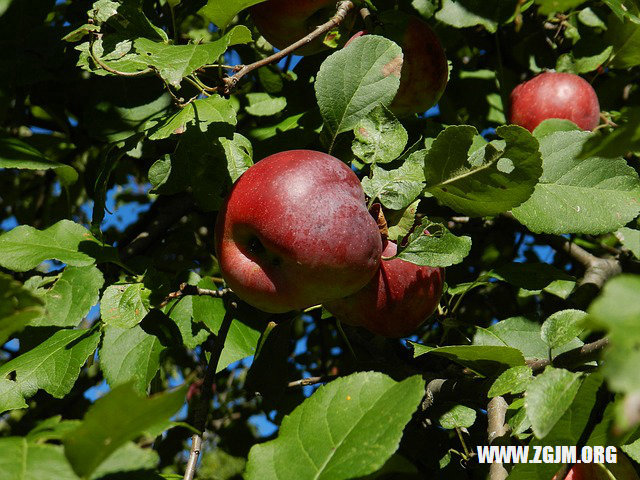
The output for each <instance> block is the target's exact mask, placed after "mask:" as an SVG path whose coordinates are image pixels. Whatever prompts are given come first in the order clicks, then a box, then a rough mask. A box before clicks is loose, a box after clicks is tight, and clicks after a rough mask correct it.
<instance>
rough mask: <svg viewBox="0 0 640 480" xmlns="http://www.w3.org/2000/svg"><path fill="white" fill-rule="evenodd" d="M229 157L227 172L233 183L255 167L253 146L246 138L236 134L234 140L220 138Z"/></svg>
mask: <svg viewBox="0 0 640 480" xmlns="http://www.w3.org/2000/svg"><path fill="white" fill-rule="evenodd" d="M220 143H221V144H222V148H224V153H225V155H226V157H227V171H228V172H229V177H230V178H231V181H232V182H235V181H236V180H238V178H240V175H242V174H243V173H244V172H246V171H247V170H248V169H249V167H250V166H251V165H253V158H252V157H253V146H252V145H251V142H250V141H249V139H247V138H246V137H244V136H242V135H240V134H239V133H234V134H233V138H232V139H229V138H224V137H221V138H220Z"/></svg>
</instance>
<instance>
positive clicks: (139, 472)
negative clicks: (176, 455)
mask: <svg viewBox="0 0 640 480" xmlns="http://www.w3.org/2000/svg"><path fill="white" fill-rule="evenodd" d="M158 461H159V456H158V453H157V452H156V451H155V450H153V449H151V448H142V447H139V446H138V445H136V444H135V443H133V442H127V443H125V444H124V445H123V446H122V447H120V448H119V449H118V450H116V452H115V453H113V455H111V456H109V457H108V458H107V459H106V460H105V461H104V462H102V463H101V464H100V466H99V467H98V468H97V469H96V470H95V471H94V472H93V475H91V477H89V478H90V480H99V479H104V480H108V479H111V478H115V479H118V478H122V479H123V480H126V479H128V478H131V480H133V478H134V477H133V476H135V478H136V479H137V478H141V479H142V480H144V479H147V478H149V480H155V479H156V478H158V477H156V476H155V472H154V473H153V474H151V473H150V474H149V476H148V477H147V476H146V475H145V473H147V472H145V470H147V471H148V470H154V469H155V468H156V466H157V465H158ZM124 472H131V475H132V476H131V477H129V476H127V475H126V473H124Z"/></svg>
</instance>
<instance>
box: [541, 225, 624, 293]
mask: <svg viewBox="0 0 640 480" xmlns="http://www.w3.org/2000/svg"><path fill="white" fill-rule="evenodd" d="M543 238H544V239H545V241H546V242H547V243H548V244H549V245H551V246H552V247H553V248H555V249H556V250H559V251H563V252H565V253H566V254H567V255H569V256H570V257H571V258H573V259H574V260H576V261H577V262H578V263H580V264H581V265H582V266H583V267H584V269H585V270H584V276H583V277H582V279H581V280H580V285H585V284H592V285H595V286H596V287H597V288H598V290H599V289H601V288H602V286H603V285H604V284H605V282H606V281H607V280H609V279H610V278H611V277H613V276H615V275H618V274H620V273H622V267H621V266H620V262H619V261H618V260H615V259H609V258H600V257H596V256H595V255H593V254H592V253H590V252H588V251H586V250H585V249H584V248H582V247H580V246H579V245H576V244H575V243H573V242H572V241H571V240H569V239H567V238H564V237H556V236H551V235H545V236H544V237H543Z"/></svg>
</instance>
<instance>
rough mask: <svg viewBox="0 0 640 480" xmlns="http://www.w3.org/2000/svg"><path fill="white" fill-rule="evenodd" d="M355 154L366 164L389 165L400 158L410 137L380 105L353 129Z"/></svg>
mask: <svg viewBox="0 0 640 480" xmlns="http://www.w3.org/2000/svg"><path fill="white" fill-rule="evenodd" d="M353 133H354V134H355V139H354V140H353V144H352V146H351V150H352V151H353V154H354V155H355V156H356V157H358V158H359V159H360V160H362V161H363V162H365V163H388V162H391V161H393V160H395V159H396V158H398V157H399V156H400V155H401V154H402V151H403V150H404V147H405V146H406V145H407V141H408V140H409V136H408V134H407V131H406V130H405V129H404V127H403V126H402V124H401V123H400V122H399V121H398V120H397V119H396V117H395V116H394V115H393V113H391V111H390V110H389V109H388V108H386V107H385V106H384V105H378V106H376V107H375V108H374V109H373V110H371V111H370V112H369V114H368V115H367V116H366V117H364V118H362V119H361V120H360V121H359V122H358V124H357V125H356V126H355V128H354V129H353Z"/></svg>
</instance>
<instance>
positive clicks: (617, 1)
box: [603, 0, 640, 23]
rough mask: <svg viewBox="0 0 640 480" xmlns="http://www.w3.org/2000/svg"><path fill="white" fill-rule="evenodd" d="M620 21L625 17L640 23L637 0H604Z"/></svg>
mask: <svg viewBox="0 0 640 480" xmlns="http://www.w3.org/2000/svg"><path fill="white" fill-rule="evenodd" d="M603 2H604V3H605V4H606V5H607V6H608V7H609V8H610V9H611V11H612V12H613V13H614V14H615V15H616V17H618V19H619V20H620V21H622V20H624V19H628V20H631V21H632V22H635V23H640V17H638V4H637V2H635V0H603Z"/></svg>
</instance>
